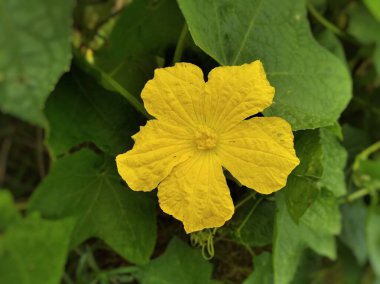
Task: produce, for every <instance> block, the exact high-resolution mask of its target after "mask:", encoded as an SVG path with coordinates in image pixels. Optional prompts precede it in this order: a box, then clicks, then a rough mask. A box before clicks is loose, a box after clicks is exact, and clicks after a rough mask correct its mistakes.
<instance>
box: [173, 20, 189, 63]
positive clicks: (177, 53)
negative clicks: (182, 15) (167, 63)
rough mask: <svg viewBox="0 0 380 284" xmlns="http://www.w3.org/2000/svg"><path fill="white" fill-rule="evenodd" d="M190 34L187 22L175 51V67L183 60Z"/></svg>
mask: <svg viewBox="0 0 380 284" xmlns="http://www.w3.org/2000/svg"><path fill="white" fill-rule="evenodd" d="M187 33H188V28H187V24H186V22H185V23H184V24H183V27H182V30H181V33H180V35H179V38H178V42H177V46H176V48H175V51H174V56H173V65H174V64H176V63H177V62H180V61H181V58H182V53H183V48H184V46H185V41H186V37H187Z"/></svg>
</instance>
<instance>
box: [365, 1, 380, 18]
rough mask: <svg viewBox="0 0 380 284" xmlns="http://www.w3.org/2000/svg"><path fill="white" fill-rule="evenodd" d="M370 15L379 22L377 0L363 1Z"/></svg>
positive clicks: (379, 6) (379, 3) (378, 4)
mask: <svg viewBox="0 0 380 284" xmlns="http://www.w3.org/2000/svg"><path fill="white" fill-rule="evenodd" d="M364 3H365V4H366V5H367V8H368V9H369V10H370V11H371V13H372V15H373V16H374V17H375V18H376V19H377V20H378V21H379V22H380V2H379V1H378V0H364Z"/></svg>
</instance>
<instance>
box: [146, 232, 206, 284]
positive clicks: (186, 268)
mask: <svg viewBox="0 0 380 284" xmlns="http://www.w3.org/2000/svg"><path fill="white" fill-rule="evenodd" d="M211 272H212V266H211V264H210V263H208V262H207V261H206V260H204V259H203V258H202V255H201V251H200V250H199V249H194V248H190V247H189V246H188V245H186V244H185V243H183V242H182V241H180V240H178V239H177V238H174V239H172V240H171V242H170V243H169V245H168V247H167V248H166V251H165V253H164V254H163V255H161V256H160V257H158V258H156V259H154V260H152V261H151V262H150V263H149V264H147V265H145V266H143V267H142V268H141V273H142V275H141V279H140V280H141V281H140V282H141V283H142V284H161V283H162V284H164V283H165V284H169V283H181V284H194V283H205V284H206V283H211Z"/></svg>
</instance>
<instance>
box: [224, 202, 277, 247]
mask: <svg viewBox="0 0 380 284" xmlns="http://www.w3.org/2000/svg"><path fill="white" fill-rule="evenodd" d="M256 203H257V200H255V199H252V200H250V201H248V202H246V203H245V204H244V205H243V206H242V207H241V208H239V209H237V210H236V212H235V215H234V216H233V219H232V221H231V222H230V223H229V227H228V229H230V230H231V232H232V237H233V239H234V240H236V241H237V242H239V243H242V244H244V245H249V246H253V247H262V246H266V245H269V244H271V242H272V235H273V224H274V216H275V210H276V208H275V205H274V203H273V202H265V201H263V202H261V203H260V204H258V205H257V204H256Z"/></svg>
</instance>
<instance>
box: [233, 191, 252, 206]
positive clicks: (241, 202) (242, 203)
mask: <svg viewBox="0 0 380 284" xmlns="http://www.w3.org/2000/svg"><path fill="white" fill-rule="evenodd" d="M255 195H256V192H252V193H250V194H249V195H248V196H247V197H245V198H243V199H242V200H240V201H239V203H238V204H236V206H235V210H237V209H238V208H239V207H241V206H242V205H244V204H245V203H246V202H247V201H249V200H250V199H251V198H254V197H255Z"/></svg>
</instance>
